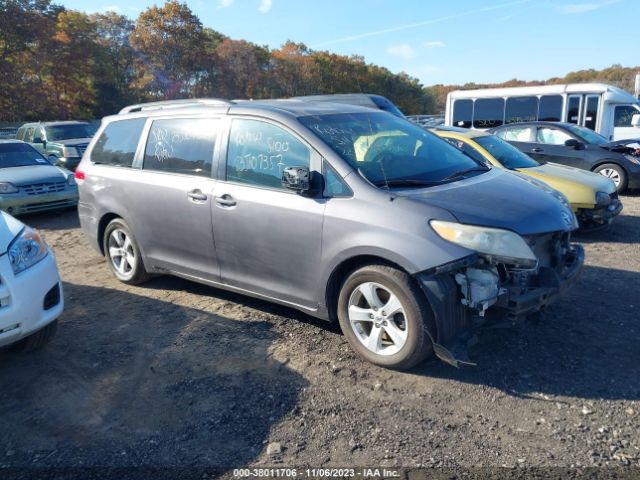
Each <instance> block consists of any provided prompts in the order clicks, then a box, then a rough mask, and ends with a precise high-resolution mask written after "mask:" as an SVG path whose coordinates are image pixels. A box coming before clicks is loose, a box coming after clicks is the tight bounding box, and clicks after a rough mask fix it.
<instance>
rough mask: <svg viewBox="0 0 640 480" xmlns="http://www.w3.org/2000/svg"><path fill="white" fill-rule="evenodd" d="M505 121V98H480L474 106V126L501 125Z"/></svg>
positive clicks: (489, 126) (488, 126) (490, 126)
mask: <svg viewBox="0 0 640 480" xmlns="http://www.w3.org/2000/svg"><path fill="white" fill-rule="evenodd" d="M503 121H504V99H503V98H480V99H478V100H476V102H475V105H474V108H473V126H474V128H492V127H499V126H500V125H502V123H503Z"/></svg>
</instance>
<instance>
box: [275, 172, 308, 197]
mask: <svg viewBox="0 0 640 480" xmlns="http://www.w3.org/2000/svg"><path fill="white" fill-rule="evenodd" d="M310 177H311V175H310V172H309V169H308V168H307V167H286V168H285V169H284V170H283V171H282V186H283V187H284V188H288V189H289V190H294V191H296V192H298V193H308V192H309V190H310V189H311V187H310V183H309V179H310Z"/></svg>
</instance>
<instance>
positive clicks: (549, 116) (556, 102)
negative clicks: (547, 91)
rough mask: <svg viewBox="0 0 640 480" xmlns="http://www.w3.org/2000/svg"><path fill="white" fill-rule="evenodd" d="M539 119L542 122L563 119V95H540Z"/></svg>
mask: <svg viewBox="0 0 640 480" xmlns="http://www.w3.org/2000/svg"><path fill="white" fill-rule="evenodd" d="M538 120H539V121H541V122H560V121H561V120H562V95H543V96H542V97H540V106H539V108H538Z"/></svg>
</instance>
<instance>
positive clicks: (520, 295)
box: [416, 232, 584, 367]
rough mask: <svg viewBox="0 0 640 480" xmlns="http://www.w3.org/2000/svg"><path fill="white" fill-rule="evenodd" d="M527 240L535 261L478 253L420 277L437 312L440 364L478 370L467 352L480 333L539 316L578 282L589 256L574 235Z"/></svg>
mask: <svg viewBox="0 0 640 480" xmlns="http://www.w3.org/2000/svg"><path fill="white" fill-rule="evenodd" d="M522 238H523V239H524V241H525V242H526V243H527V245H528V246H529V247H530V248H531V251H532V252H533V253H534V254H535V257H536V260H535V261H530V260H527V261H519V260H515V259H511V258H505V257H500V256H496V255H487V254H481V253H478V254H473V255H470V256H469V257H466V258H464V259H462V260H459V261H457V262H453V263H450V264H447V265H442V266H440V267H438V268H436V269H432V270H431V271H428V272H422V273H420V274H418V275H417V276H416V278H417V280H418V281H419V283H420V286H421V287H422V290H423V291H424V293H425V295H426V296H427V299H428V300H429V302H430V304H431V307H432V309H433V313H434V316H435V320H436V326H437V335H436V336H437V338H432V340H433V343H434V350H435V353H436V355H437V356H438V357H439V358H440V359H442V360H444V361H446V362H447V363H450V364H452V365H454V366H456V367H459V366H461V365H473V363H472V362H471V361H470V360H469V357H468V354H467V347H468V346H469V345H470V343H471V342H473V341H474V340H475V331H476V330H477V329H479V328H481V327H483V326H488V325H495V324H496V323H501V322H516V321H518V320H521V319H524V318H526V317H527V316H529V315H532V314H535V313H536V312H539V311H540V310H542V309H543V308H544V307H545V306H547V305H548V304H550V303H551V302H552V301H553V300H555V298H556V297H557V296H558V295H559V294H560V293H562V292H563V291H565V290H566V289H567V288H569V287H570V286H571V285H573V284H574V283H575V281H576V280H577V279H578V277H579V275H580V273H581V271H582V267H583V264H584V250H583V248H582V247H581V246H580V245H576V244H572V243H571V242H570V233H569V232H553V233H545V234H538V235H529V236H523V237H522ZM432 336H433V335H432Z"/></svg>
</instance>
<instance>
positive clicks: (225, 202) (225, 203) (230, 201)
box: [216, 193, 236, 207]
mask: <svg viewBox="0 0 640 480" xmlns="http://www.w3.org/2000/svg"><path fill="white" fill-rule="evenodd" d="M216 203H217V204H218V205H220V206H222V207H234V206H235V205H236V200H235V199H234V198H233V197H232V196H231V195H229V194H226V193H225V194H224V195H220V196H219V197H216Z"/></svg>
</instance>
